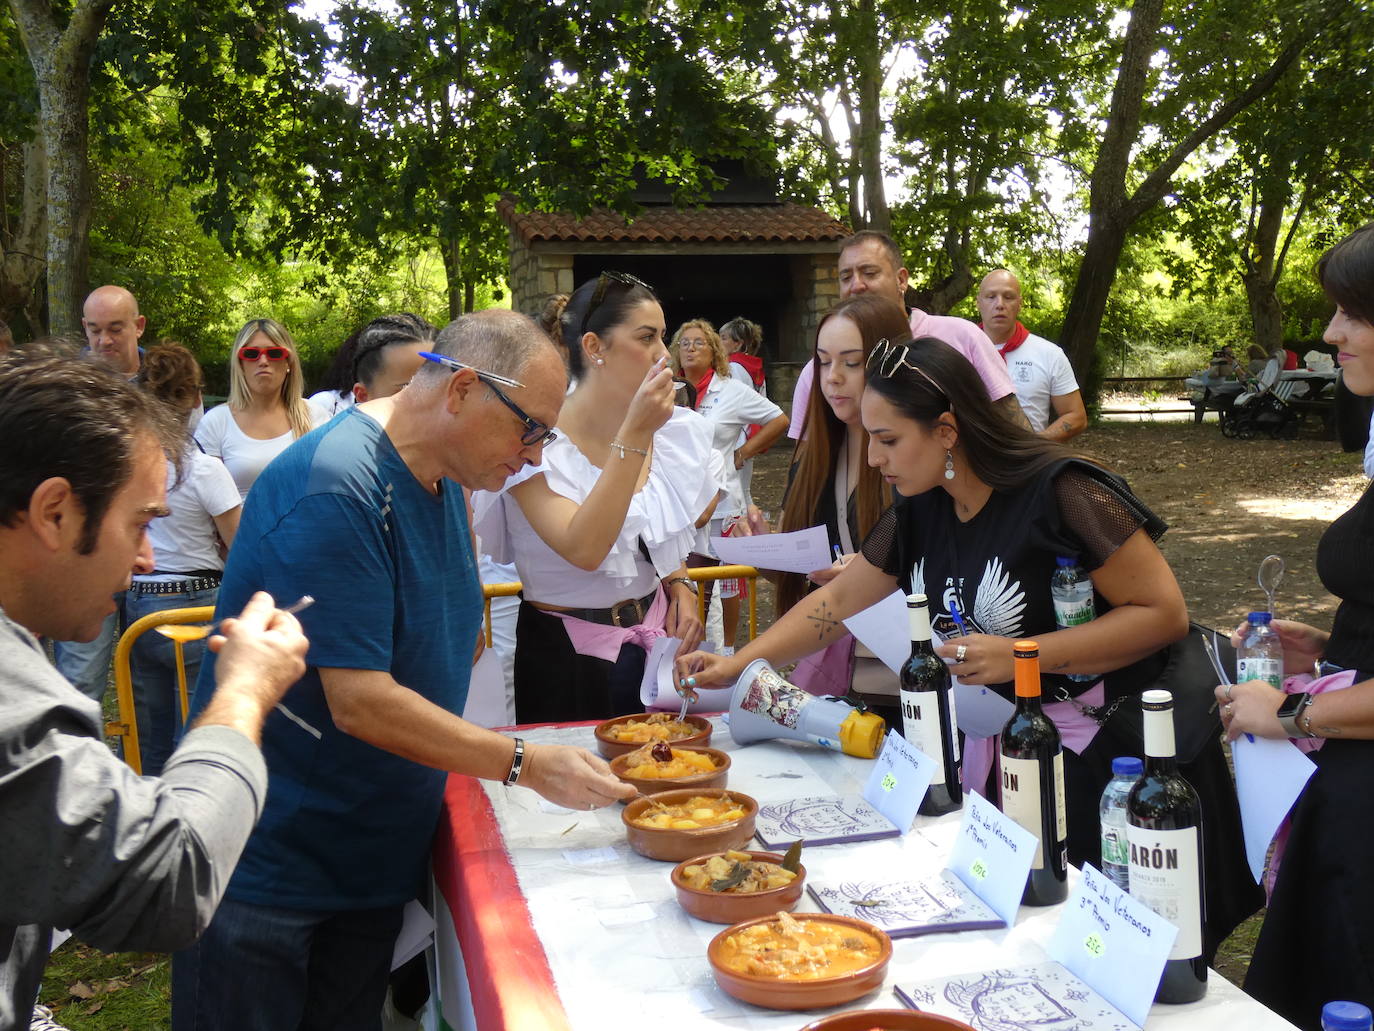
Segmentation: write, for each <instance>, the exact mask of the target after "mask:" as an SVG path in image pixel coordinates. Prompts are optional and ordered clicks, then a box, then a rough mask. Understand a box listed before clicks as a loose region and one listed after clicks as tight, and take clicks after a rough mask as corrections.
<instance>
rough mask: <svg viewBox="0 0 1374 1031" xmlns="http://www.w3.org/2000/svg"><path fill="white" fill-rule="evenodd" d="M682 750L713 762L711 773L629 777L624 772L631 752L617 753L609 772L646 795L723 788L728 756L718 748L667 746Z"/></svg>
mask: <svg viewBox="0 0 1374 1031" xmlns="http://www.w3.org/2000/svg"><path fill="white" fill-rule="evenodd" d="M669 747H670V748H673V749H676V750H678V751H683V752H700V753H703V754H705V755H707V756H709V757H710V758H711V761H712V762H713V763H715V767H716V768H715V771H714V772H712V773H705V772H703V773H694V774H690V775H689V776H686V777H631V776H628V775H627V774H626V773H625V770H626V768H627V766H628V765H629V760H630V755H631V753H629V752H626V753H625V754H624V755H618V756H616V757H615V758H614V759H612V760H611V772H612V773H614V774H615V775H616V776H617V777H619V778H620V779H621V780H623V781H624V782H625V783H626V784H632V785H633V786H634V787H636V788H638V789H639V790H640V791H642V792H643V793H644V794H646V795H652V794H654V793H655V792H659V791H672V790H674V789H675V788H723V787H725V781H726V779H727V777H728V775H729V771H730V757H729V756H728V755H726V754H725V753H724V752H722V751H721V750H720V749H719V748H683V747H682V746H681V745H678V744H676V743H674V744H672V745H670V746H669Z"/></svg>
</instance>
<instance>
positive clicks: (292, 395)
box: [196, 319, 325, 498]
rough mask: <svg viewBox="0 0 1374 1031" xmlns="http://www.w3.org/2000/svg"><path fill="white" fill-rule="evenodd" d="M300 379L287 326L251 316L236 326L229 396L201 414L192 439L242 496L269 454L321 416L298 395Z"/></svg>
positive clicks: (271, 456) (273, 454) (281, 448)
mask: <svg viewBox="0 0 1374 1031" xmlns="http://www.w3.org/2000/svg"><path fill="white" fill-rule="evenodd" d="M303 382H304V378H303V376H302V375H301V363H300V359H299V358H298V357H297V355H296V345H295V343H294V342H293V341H292V339H291V334H290V333H288V332H287V331H286V327H285V326H283V325H282V324H281V323H280V322H274V321H273V320H272V319H253V320H252V321H250V322H249V323H248V324H247V325H246V326H244V327H243V329H241V330H239V335H238V337H237V338H236V339H235V340H234V347H233V350H231V351H230V353H229V401H228V403H227V404H222V405H219V406H218V407H217V408H212V409H210V411H208V412H206V413H205V418H203V419H201V420H200V425H198V426H197V427H196V442H197V443H198V444H200V446H201V447H202V448H203V449H204V450H205V453H206V454H207V455H211V456H213V457H215V458H218V459H220V460H221V461H222V462H223V463H224V464H225V466H226V467H227V468H228V470H229V475H231V476H232V477H233V478H234V485H235V486H236V487H238V489H239V496H240V497H244V498H246V497H247V496H248V488H250V487H251V486H253V482H254V481H255V480H256V479H257V478H258V475H259V474H260V473H261V472H262V471H263V470H264V469H266V468H267V465H268V463H269V462H271V461H272V459H274V458H276V457H277V456H278V455H279V454H281V453H282V452H283V451H285V450H286V449H287V448H288V447H289V446H290V445H291V442H292V441H294V440H296V439H297V438H298V437H303V436H304V435H305V434H307V433H309V432H310V431H311V430H312V429H313V428H314V427H316V426H318V425H319V424H320V423H321V422H323V421H324V418H325V417H324V413H323V412H321V411H319V410H317V409H315V408H312V407H311V406H310V404H309V403H308V402H306V400H305V398H304V397H302V396H301V392H302V384H303Z"/></svg>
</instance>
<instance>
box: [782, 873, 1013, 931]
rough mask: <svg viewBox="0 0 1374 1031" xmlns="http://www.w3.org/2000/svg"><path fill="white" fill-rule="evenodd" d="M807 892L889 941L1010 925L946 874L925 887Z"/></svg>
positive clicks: (825, 887)
mask: <svg viewBox="0 0 1374 1031" xmlns="http://www.w3.org/2000/svg"><path fill="white" fill-rule="evenodd" d="M807 891H809V892H810V893H811V897H812V898H813V899H815V900H816V905H818V906H820V907H821V909H823V910H825V911H826V912H827V913H838V914H840V915H841V916H853V917H858V918H859V919H860V920H867V921H868V922H869V923H871V924H875V925H876V926H878V927H881V928H882V929H883V930H884V931H886V932H887V934H888V937H890V938H912V937H915V936H916V935H918V934H936V933H938V932H941V931H984V930H992V929H994V928H998V927H1005V926H1006V925H1007V924H1006V921H1005V920H1003V919H1002V918H1001V917H1000V916H998V915H997V914H996V913H994V912H993V911H992V910H991V909H990V908H988V906H987V904H986V903H985V902H983V901H982V900H981V899H980V898H978V896H977V895H975V894H973V892H971V891H969V889H968V888H967V887H965V886H964V882H963V881H961V880H959V878H957V877H955V876H954V874H952V873H950V872H949V871H948V870H941V871H940V873H939V874H938V875H937V876H935V877H931V878H929V879H927V880H924V881H900V880H893V879H891V878H885V877H884V878H873V877H867V878H862V879H858V880H852V881H837V882H835V883H833V884H830V883H826V882H816V881H814V880H813V881H812V882H811V883H809V884H808V885H807Z"/></svg>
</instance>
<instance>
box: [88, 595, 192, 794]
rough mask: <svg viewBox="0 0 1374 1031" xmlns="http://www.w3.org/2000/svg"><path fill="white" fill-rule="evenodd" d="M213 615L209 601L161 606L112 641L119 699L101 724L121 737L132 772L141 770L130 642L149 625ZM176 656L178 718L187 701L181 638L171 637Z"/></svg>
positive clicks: (187, 620) (107, 732) (182, 712)
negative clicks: (180, 606)
mask: <svg viewBox="0 0 1374 1031" xmlns="http://www.w3.org/2000/svg"><path fill="white" fill-rule="evenodd" d="M214 616H215V610H214V609H213V608H212V607H211V606H209V605H200V606H197V607H195V608H189V609H163V610H162V611H161V612H150V613H148V615H146V616H144V617H143V618H142V619H139V620H135V621H134V622H133V623H131V624H130V625H129V629H127V630H125V631H124V633H123V635H122V636H121V637H120V638H119V643H118V644H116V645H115V653H114V677H115V697H116V698H117V700H118V702H119V719H117V720H110V721H109V722H108V723H106V724H105V733H106V734H108V735H109V736H111V737H121V738H123V739H124V761H125V762H127V763H128V764H129V765H130V766H132V767H133V768H134V772H135V773H142V772H143V753H142V752H140V751H139V747H138V717H137V716H136V715H135V713H134V678H133V672H132V670H131V669H130V667H129V655H130V654H131V653H132V652H133V649H134V642H135V641H136V640H138V638H139V637H141V636H142V635H143V634H145V633H147V632H148V631H149V630H152V629H153V627H157V626H165V625H166V624H168V623H208V622H210V620H211V619H213V618H214ZM172 644H173V646H174V647H175V649H176V657H177V689H178V691H179V692H180V694H181V718H182V721H183V722H184V721H185V719H186V709H187V706H188V705H189V704H190V702H189V699H188V697H187V691H186V657H185V655H184V653H183V652H182V647H181V642H180V641H173V642H172Z"/></svg>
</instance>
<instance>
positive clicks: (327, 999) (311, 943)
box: [172, 898, 405, 1031]
mask: <svg viewBox="0 0 1374 1031" xmlns="http://www.w3.org/2000/svg"><path fill="white" fill-rule="evenodd" d="M404 908H405V907H403V906H387V907H384V908H381V909H358V910H346V911H343V912H319V911H314V910H301V909H282V908H279V907H275V906H255V905H252V904H250V903H247V902H236V901H234V900H233V899H228V898H226V899H225V900H224V901H223V902H221V903H220V907H219V910H218V911H217V912H216V913H215V918H214V920H212V921H211V922H210V926H209V928H208V929H207V930H206V932H205V934H204V935H203V936H202V937H201V939H200V941H199V942H197V943H196V944H195V945H193V946H191V948H189V949H185V950H183V951H181V952H178V953H177V954H176V956H175V957H174V958H173V961H172V1028H173V1031H381V1026H382V1003H383V1001H384V1000H385V999H386V986H387V975H388V974H389V973H390V971H391V954H392V951H393V950H394V949H395V947H396V936H397V934H399V933H400V930H401V916H402V913H403V911H404Z"/></svg>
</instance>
